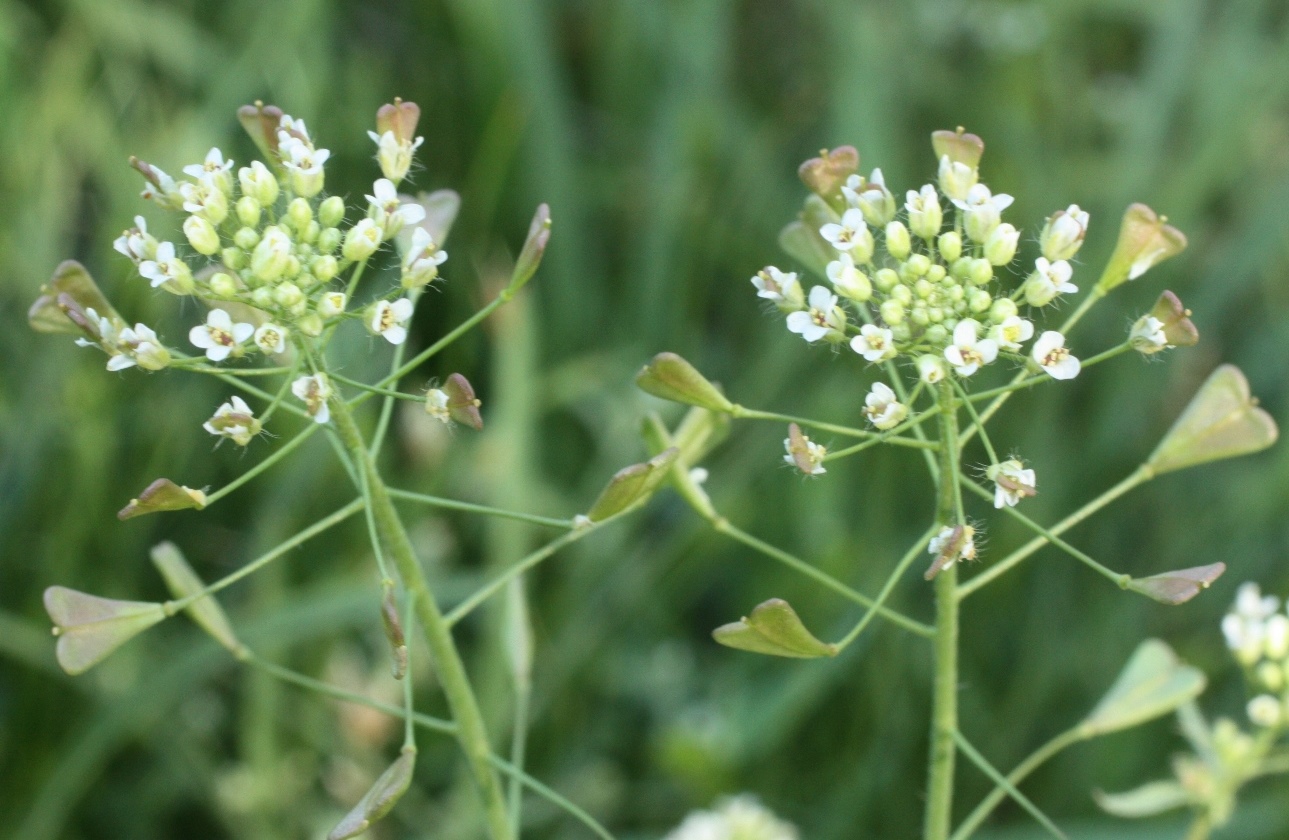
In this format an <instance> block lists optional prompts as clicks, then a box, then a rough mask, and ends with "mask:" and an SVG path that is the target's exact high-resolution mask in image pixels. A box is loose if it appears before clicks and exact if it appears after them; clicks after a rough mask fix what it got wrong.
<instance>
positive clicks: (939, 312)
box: [926, 306, 944, 336]
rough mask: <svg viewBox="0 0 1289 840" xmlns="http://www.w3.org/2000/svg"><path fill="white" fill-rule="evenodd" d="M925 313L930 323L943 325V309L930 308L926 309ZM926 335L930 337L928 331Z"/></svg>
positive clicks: (938, 307) (937, 307)
mask: <svg viewBox="0 0 1289 840" xmlns="http://www.w3.org/2000/svg"><path fill="white" fill-rule="evenodd" d="M926 313H927V317H929V318H930V319H931V323H933V324H940V323H943V322H944V308H943V307H940V306H932V307H929V308H928V309H927V311H926ZM932 329H934V328H932ZM927 335H928V336H929V335H931V332H930V330H928V331H927Z"/></svg>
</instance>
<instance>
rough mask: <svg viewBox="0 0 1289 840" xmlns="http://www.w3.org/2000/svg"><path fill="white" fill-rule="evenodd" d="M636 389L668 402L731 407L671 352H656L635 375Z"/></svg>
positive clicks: (722, 410)
mask: <svg viewBox="0 0 1289 840" xmlns="http://www.w3.org/2000/svg"><path fill="white" fill-rule="evenodd" d="M636 385H637V386H638V387H639V388H640V390H642V391H644V392H645V393H647V394H653V395H654V396H655V397H661V398H662V399H664V400H671V401H672V402H678V403H685V404H686V405H696V406H699V407H701V408H708V409H711V410H712V411H721V412H729V411H731V410H733V408H734V404H733V403H731V402H730V401H729V400H728V399H726V398H725V395H724V394H722V393H721V392H720V389H718V388H717V387H716V386H715V385H713V384H712V383H711V382H710V381H708V379H707V377H705V376H703V375H702V374H701V373H699V372H698V369H697V368H695V367H694V366H693V365H691V364H690V363H689V362H687V361H685V360H684V359H683V358H681V357H680V356H678V355H676V354H675V353H659V354H658V355H656V356H654V357H653V359H652V360H650V362H649V364H647V365H645V366H644V367H643V368H641V370H640V372H639V373H637V374H636Z"/></svg>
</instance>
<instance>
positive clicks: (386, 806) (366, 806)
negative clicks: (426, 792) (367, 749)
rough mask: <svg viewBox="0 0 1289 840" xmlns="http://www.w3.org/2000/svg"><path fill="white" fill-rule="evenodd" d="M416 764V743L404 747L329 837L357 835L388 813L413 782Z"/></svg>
mask: <svg viewBox="0 0 1289 840" xmlns="http://www.w3.org/2000/svg"><path fill="white" fill-rule="evenodd" d="M415 767H416V747H404V748H403V752H402V753H401V754H400V755H399V757H398V758H397V759H395V760H394V763H393V764H391V765H390V766H389V769H387V770H386V771H385V772H384V773H382V774H381V775H380V778H379V779H377V780H376V782H375V784H373V785H372V786H371V789H370V790H368V791H367V793H366V795H364V796H363V798H362V799H361V800H359V802H358V804H357V805H355V806H354V808H353V810H352V811H350V812H349V813H348V814H346V815H345V816H344V819H342V820H341V821H340V822H339V823H337V824H336V827H335V828H333V829H331V833H330V834H328V835H327V840H348V838H350V837H357V836H358V835H359V834H362V833H363V832H364V831H366V830H367V829H368V828H371V824H372V823H374V822H376V821H377V820H379V819H380V818H381V817H383V816H385V815H386V814H388V813H389V812H390V811H392V810H393V809H394V806H395V805H397V804H398V800H399V799H401V798H402V796H403V794H404V793H406V792H407V789H408V787H409V786H411V784H412V770H413V769H415Z"/></svg>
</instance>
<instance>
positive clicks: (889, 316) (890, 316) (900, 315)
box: [879, 286, 908, 326]
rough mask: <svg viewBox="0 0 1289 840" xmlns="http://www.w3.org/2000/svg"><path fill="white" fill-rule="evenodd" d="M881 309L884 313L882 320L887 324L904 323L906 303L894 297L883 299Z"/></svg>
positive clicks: (903, 287) (905, 287)
mask: <svg viewBox="0 0 1289 840" xmlns="http://www.w3.org/2000/svg"><path fill="white" fill-rule="evenodd" d="M896 288H901V289H905V290H907V289H908V287H907V286H898V287H896ZM879 311H880V312H881V314H882V320H883V321H885V322H886V323H887V324H890V325H892V326H893V325H895V324H902V323H904V304H902V303H900V302H899V301H898V300H896V299H894V298H891V299H889V300H885V301H883V302H882V306H881V308H880V310H879Z"/></svg>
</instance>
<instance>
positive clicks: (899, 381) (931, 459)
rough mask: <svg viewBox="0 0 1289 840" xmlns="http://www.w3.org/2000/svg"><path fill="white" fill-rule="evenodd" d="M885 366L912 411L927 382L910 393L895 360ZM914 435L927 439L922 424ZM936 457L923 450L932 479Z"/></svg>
mask: <svg viewBox="0 0 1289 840" xmlns="http://www.w3.org/2000/svg"><path fill="white" fill-rule="evenodd" d="M864 313H865V317H866V320H869V321H870V323H871V316H868V310H867V308H865V309H864ZM883 367H884V368H885V369H886V375H887V376H888V377H890V380H891V387H892V388H894V389H895V395H896V396H898V397H899V398H900V402H902V403H904V404H905V405H907V406H908V407H909V411H912V410H913V405H914V403H915V402H916V401H917V396H918V394H920V393H921V392H922V386H923V385H925V384H926V383H924V382H923V381H922V380H921V379H920V378H919V379H918V384H917V385H916V386H914V388H913V393H912V394H911V395H910V393H909V389H908V388H905V387H904V378H903V377H902V376H900V369H899V368H898V367H897V366H896V364H895V362H893V361H891V360H890V359H888V360H887V361H886V362H885V363H884V364H883ZM913 437H915V438H917V439H918V440H920V441H926V439H927V437H926V432H925V431H923V429H922V426H921V424H918V425H915V426H914V427H913ZM935 457H936V456H935V451H934V450H931V449H925V450H923V451H922V458H923V460H925V461H926V470H927V472H928V473H930V474H931V480H932V481H938V480H939V478H938V476H939V469H940V468H939V467H938V466H936V461H935Z"/></svg>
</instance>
